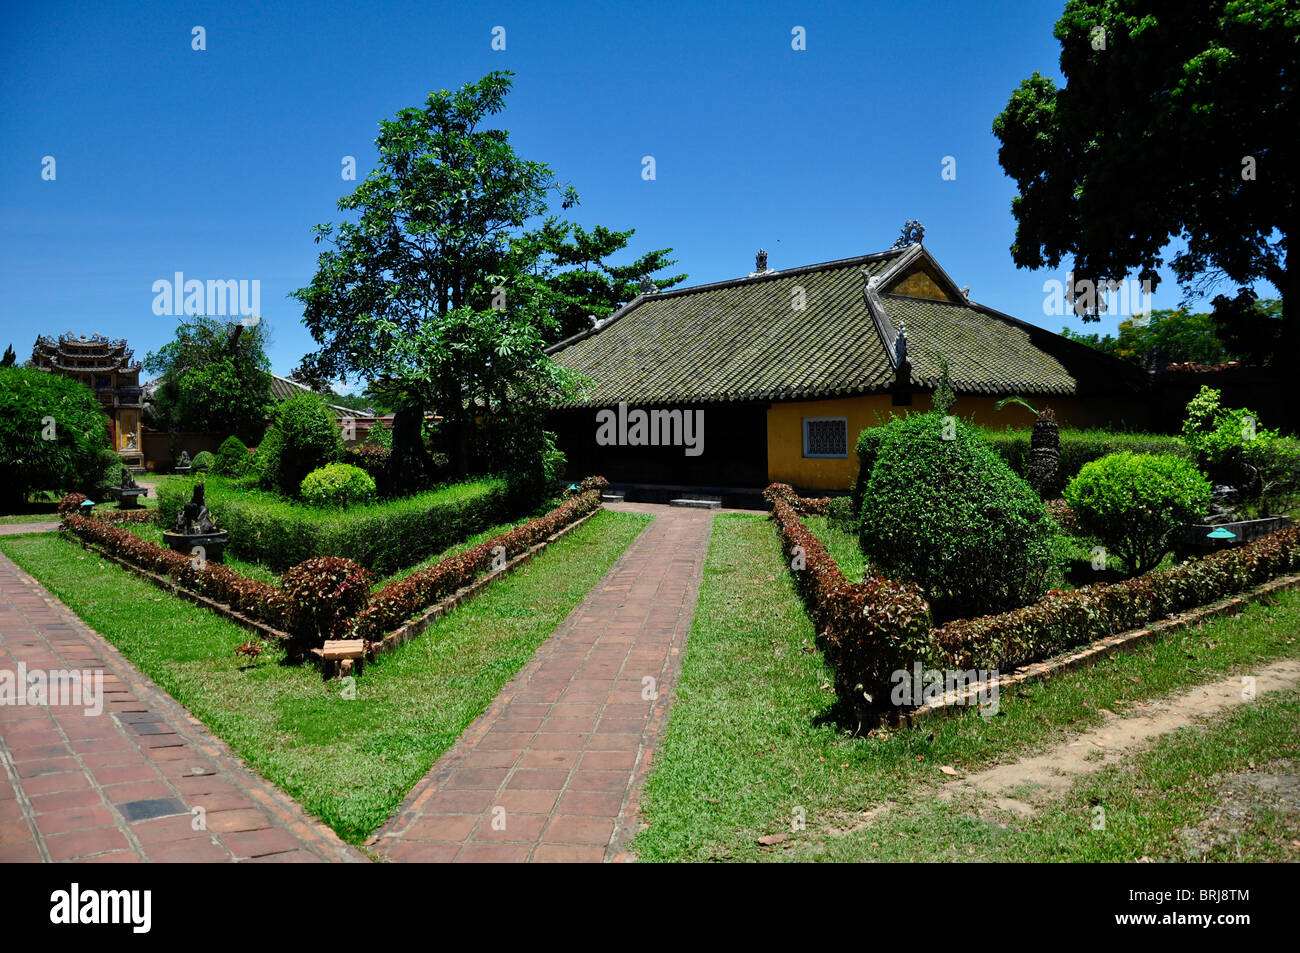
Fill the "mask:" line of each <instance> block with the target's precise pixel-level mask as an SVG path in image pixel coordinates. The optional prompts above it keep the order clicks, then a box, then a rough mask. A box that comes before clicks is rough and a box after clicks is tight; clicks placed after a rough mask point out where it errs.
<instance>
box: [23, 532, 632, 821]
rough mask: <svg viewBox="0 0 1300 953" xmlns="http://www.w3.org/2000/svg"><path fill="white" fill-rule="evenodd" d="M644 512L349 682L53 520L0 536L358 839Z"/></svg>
mask: <svg viewBox="0 0 1300 953" xmlns="http://www.w3.org/2000/svg"><path fill="white" fill-rule="evenodd" d="M647 522H649V518H648V517H645V516H641V515H635V514H625V513H612V512H608V511H602V512H599V513H597V514H596V516H594V517H593V518H592V519H591V520H590V521H588V522H587V523H586V524H584V525H583V526H582V527H580V528H578V529H577V530H575V531H574V532H572V533H571V534H569V535H568V536H565V537H564V538H562V539H560V540H558V541H557V542H556V543H554V544H553V545H552V546H550V547H548V548H547V549H546V550H545V551H544V552H543V553H541V554H540V555H539V556H538V557H537V558H535V559H534V560H532V561H531V562H529V563H527V564H525V565H524V566H522V567H520V568H519V569H517V570H515V571H514V572H513V573H511V574H510V575H508V576H506V577H505V578H503V579H501V580H500V581H498V582H496V583H494V584H493V585H492V586H490V587H489V588H488V589H487V590H486V591H485V592H483V594H481V595H480V596H478V597H477V598H476V599H474V600H473V601H472V602H470V603H468V604H467V605H465V606H463V607H461V608H459V609H457V610H456V611H455V612H453V613H451V614H450V615H449V616H446V617H444V618H442V619H440V620H438V621H437V622H436V623H435V624H434V625H433V626H431V627H430V628H429V630H427V631H426V632H425V633H424V634H423V635H421V636H420V637H419V638H417V639H415V640H413V641H412V642H409V643H407V644H406V645H405V646H403V647H401V648H400V649H398V650H397V651H396V652H393V653H391V654H389V655H384V656H381V657H380V658H379V660H378V661H376V662H375V663H373V664H371V665H369V666H368V667H367V668H366V671H365V674H364V675H363V676H362V677H361V678H360V679H358V680H357V683H356V698H355V699H352V700H349V699H348V698H346V697H344V688H345V685H344V683H342V682H340V681H330V682H324V681H322V680H321V677H320V674H319V672H318V671H317V670H316V669H315V668H314V667H312V666H309V665H307V666H289V665H283V664H281V662H282V660H283V656H282V654H281V653H280V652H279V650H277V649H274V648H271V647H268V648H267V649H266V651H264V652H263V654H262V656H261V657H260V658H259V659H258V660H257V661H256V662H253V663H251V664H250V663H249V662H248V661H247V659H246V658H244V657H243V656H237V655H235V653H234V649H235V647H236V646H238V645H240V644H242V643H243V642H245V641H247V640H248V639H249V633H248V632H247V631H246V630H244V629H242V628H240V627H238V626H236V625H234V624H233V623H231V622H229V621H227V620H225V619H223V618H221V617H219V616H217V615H214V614H213V613H211V612H208V611H206V610H203V609H199V608H197V607H195V606H192V605H190V604H189V603H187V602H184V601H182V600H180V599H177V598H176V597H174V596H170V595H166V594H164V593H162V592H160V591H159V590H157V589H156V588H154V587H153V586H151V585H149V584H148V583H146V582H144V581H143V580H141V579H139V578H137V577H135V576H133V575H131V574H130V573H128V572H126V571H125V570H122V569H119V568H118V567H117V566H114V565H112V564H109V563H105V562H104V561H102V560H100V559H98V558H96V557H95V556H94V555H93V554H91V553H88V552H87V551H86V550H84V549H82V548H81V547H80V546H79V545H78V544H76V543H74V542H70V541H68V540H64V539H61V538H59V537H57V536H55V535H52V534H51V535H48V536H21V537H9V538H4V539H0V550H3V551H4V552H5V553H6V554H7V555H9V556H10V557H11V558H12V559H14V560H15V561H16V562H17V563H19V565H21V566H22V567H23V568H24V569H26V570H27V571H28V572H30V573H31V574H32V575H33V576H35V577H36V578H37V579H39V580H40V581H41V582H42V583H43V584H44V585H45V586H46V587H47V588H49V589H50V591H51V592H53V593H54V594H55V595H56V596H57V597H58V598H59V599H61V600H62V601H63V602H64V603H65V604H66V605H68V606H69V607H70V608H71V609H72V610H73V611H74V612H75V613H77V615H79V616H80V617H81V618H82V619H84V620H85V621H86V623H87V624H88V625H90V626H91V627H93V628H94V629H96V630H97V631H98V632H100V633H101V634H103V635H104V636H105V637H106V638H107V639H108V640H109V641H110V642H112V643H113V644H114V645H116V646H117V647H118V649H120V650H121V651H122V653H123V654H124V655H126V656H127V658H129V659H130V660H131V661H132V662H134V663H135V664H136V665H137V666H138V667H139V668H140V669H141V670H143V671H144V672H145V673H146V674H147V675H148V676H149V677H150V678H152V679H153V680H154V681H156V682H157V683H158V684H159V685H160V686H162V688H163V689H164V690H166V691H167V692H169V693H170V694H171V695H172V697H174V698H176V699H177V701H179V702H180V703H181V704H183V705H184V706H185V707H186V708H188V709H189V710H190V711H191V712H192V713H193V714H194V715H195V716H196V717H198V718H199V719H200V720H202V721H203V723H204V724H206V725H207V726H208V727H209V728H210V729H211V730H212V731H213V732H214V733H215V734H216V735H218V736H219V737H221V738H222V739H223V740H225V741H226V743H227V744H229V745H230V747H231V748H232V749H234V751H235V752H236V753H237V754H239V755H240V757H242V758H244V759H245V760H246V761H247V762H248V763H249V764H250V765H251V766H252V767H253V768H254V769H255V770H257V771H258V772H260V773H261V774H262V775H263V776H264V777H266V778H268V779H269V780H271V781H273V782H274V783H275V784H278V785H279V786H280V787H281V788H283V789H284V790H285V791H287V792H288V793H289V794H291V795H292V796H293V797H295V798H297V799H298V800H299V801H301V802H302V804H303V805H304V806H305V807H306V809H307V810H308V811H310V812H311V813H312V814H315V815H316V816H318V817H320V818H321V819H322V820H324V821H325V823H327V824H329V825H330V826H331V827H333V828H334V829H335V830H336V831H337V832H338V833H339V835H340V836H342V837H343V838H344V839H346V840H348V841H350V842H352V843H360V842H361V841H363V840H364V839H365V838H366V836H367V835H369V834H370V833H371V832H373V831H374V830H375V829H376V828H378V827H379V826H380V825H381V824H383V823H384V821H385V820H387V818H388V817H389V815H390V814H391V813H392V811H393V810H394V809H395V808H396V807H397V806H398V805H399V804H400V803H401V800H402V798H403V797H405V795H406V793H407V791H409V790H410V788H411V786H412V785H414V784H415V782H416V781H418V780H419V779H420V778H421V777H422V776H423V775H424V774H425V773H426V772H427V771H428V770H429V768H430V766H431V765H432V764H433V763H434V761H435V760H437V758H438V756H439V755H441V754H442V753H443V752H444V751H445V750H446V749H447V748H448V747H449V746H450V745H451V744H452V743H453V742H454V741H455V740H456V739H457V738H458V737H459V736H460V734H461V733H462V732H463V731H464V730H465V728H466V727H467V726H468V725H469V723H470V722H471V721H472V720H473V719H474V718H475V717H476V716H477V715H478V714H479V713H480V712H482V711H483V710H484V709H485V708H486V707H487V705H488V704H489V703H490V702H491V700H492V699H493V698H494V697H495V696H496V694H497V692H498V691H499V690H500V689H501V686H502V685H504V684H505V682H506V681H507V680H508V679H509V678H510V677H511V676H512V675H513V674H514V673H515V672H516V671H518V669H519V668H520V667H521V666H522V665H523V664H524V663H525V662H526V661H527V660H528V659H529V658H531V657H532V655H533V653H534V651H535V650H536V649H537V647H538V645H540V644H541V643H542V642H543V641H544V640H545V639H546V637H547V636H548V635H550V633H551V632H552V630H554V628H555V627H556V625H558V624H559V623H560V622H561V621H562V620H563V619H564V617H565V616H566V615H568V613H569V612H570V610H572V609H573V607H574V606H576V605H577V604H578V602H579V601H581V599H582V598H583V597H584V596H585V595H586V594H587V592H588V590H589V589H591V587H592V586H594V585H595V584H596V582H597V581H598V580H599V579H600V578H601V576H602V575H604V573H605V572H606V571H607V570H608V569H609V568H610V566H611V565H612V564H613V563H614V561H615V560H616V559H617V558H618V556H619V554H621V553H622V552H623V550H624V549H625V548H626V547H627V545H628V544H629V543H630V542H631V541H632V540H633V539H634V538H635V537H636V536H637V534H638V533H640V531H641V530H642V528H643V527H644V526H645V524H646V523H647Z"/></svg>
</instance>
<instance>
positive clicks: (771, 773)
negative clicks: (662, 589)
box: [631, 514, 1300, 861]
mask: <svg viewBox="0 0 1300 953" xmlns="http://www.w3.org/2000/svg"><path fill="white" fill-rule="evenodd" d="M1297 632H1300V592H1295V591H1292V592H1287V593H1283V594H1282V595H1280V596H1279V597H1278V599H1277V600H1276V603H1275V604H1273V605H1263V604H1255V605H1252V606H1250V607H1249V608H1248V609H1247V610H1246V611H1245V612H1244V613H1243V614H1241V615H1239V616H1235V617H1231V618H1225V619H1220V620H1216V621H1214V622H1211V623H1208V624H1206V625H1203V626H1198V627H1195V628H1191V629H1188V630H1184V631H1180V632H1177V633H1174V634H1171V635H1169V636H1166V637H1165V638H1164V639H1163V640H1161V641H1160V642H1158V643H1155V644H1151V645H1147V646H1144V647H1142V648H1140V649H1138V650H1137V651H1135V652H1133V653H1130V654H1125V655H1121V656H1117V657H1115V658H1112V659H1108V660H1105V661H1103V662H1101V663H1099V664H1097V665H1095V666H1092V667H1090V668H1087V669H1082V670H1079V671H1075V672H1070V673H1066V674H1063V675H1061V676H1058V677H1056V678H1054V679H1052V680H1051V681H1049V682H1040V683H1035V684H1033V685H1028V686H1024V687H1023V688H1020V689H1018V690H1013V691H1009V692H1006V693H1004V694H1003V695H1002V697H1001V699H1000V710H1001V715H999V716H998V717H995V718H982V717H979V716H978V715H975V714H972V713H966V714H963V715H960V716H958V717H954V718H945V719H941V720H939V721H937V722H934V723H932V724H929V725H926V726H924V727H923V728H921V729H919V730H900V731H895V732H888V733H873V734H872V735H871V736H869V737H865V738H863V737H850V736H848V735H846V734H845V733H843V732H840V731H837V730H836V729H835V728H834V727H833V726H831V725H829V724H825V723H824V722H823V721H822V720H821V719H822V717H823V716H824V715H825V714H826V712H827V710H828V709H829V708H830V705H831V703H832V701H833V698H834V696H833V693H832V689H831V679H830V674H829V672H828V671H827V670H826V668H825V666H824V665H823V663H822V658H821V654H820V653H819V652H818V651H817V650H816V649H815V647H814V646H813V639H814V632H813V628H812V625H811V624H810V623H809V622H808V619H807V616H806V615H805V614H804V611H803V606H802V604H801V603H800V601H799V598H798V596H797V595H796V593H795V591H794V588H793V585H792V583H791V581H790V578H789V573H788V572H787V571H786V568H785V565H784V562H783V560H782V557H781V550H780V545H779V543H778V541H777V539H776V536H775V534H774V533H773V531H772V527H771V525H770V523H769V522H768V520H767V519H766V518H765V517H762V516H751V515H740V514H722V515H719V516H718V517H716V518H715V519H714V524H713V536H712V539H711V541H710V545H709V553H708V558H707V560H706V562H705V568H704V580H703V584H702V588H701V592H700V601H699V606H698V608H697V610H696V613H695V621H694V624H693V625H692V628H691V634H690V638H689V640H688V641H687V644H686V655H685V658H684V660H683V665H682V674H681V680H680V682H679V687H678V693H677V694H678V699H677V702H676V703H675V705H674V707H673V709H672V712H671V716H670V719H669V723H668V727H667V730H666V732H665V736H664V739H663V741H662V743H661V744H660V747H659V751H658V752H657V755H656V760H655V765H654V768H653V771H652V773H651V775H650V777H649V779H648V781H647V785H646V790H645V794H644V798H643V802H642V804H643V820H645V821H646V822H648V824H649V827H648V829H646V830H644V831H642V832H641V833H640V834H639V835H638V836H637V837H636V839H635V840H634V841H633V842H632V845H631V850H632V851H633V852H635V853H636V854H638V855H639V856H640V857H642V858H643V859H646V860H654V861H668V860H779V859H821V858H823V857H824V858H826V859H841V860H849V859H851V860H869V859H874V858H876V857H878V856H884V855H885V854H886V853H887V852H888V851H887V850H886V848H885V847H884V846H883V845H882V844H877V845H874V846H873V844H872V843H871V841H872V838H869V839H865V840H856V839H849V840H846V839H844V838H843V837H842V836H841V833H840V828H841V827H842V826H843V825H844V824H845V823H846V822H851V819H852V818H856V817H857V816H858V815H859V814H860V812H861V811H863V810H865V809H868V808H870V807H872V806H875V805H878V804H880V803H883V802H885V801H890V802H892V803H893V805H894V811H895V812H897V813H896V815H895V816H896V818H897V820H896V821H895V823H899V824H902V823H903V820H904V819H905V818H907V817H921V816H923V813H924V810H927V808H926V807H925V805H926V804H927V803H928V801H929V798H930V796H931V795H932V794H933V793H934V792H935V791H936V790H937V789H938V788H939V787H940V786H941V785H942V784H943V783H944V782H945V781H946V780H947V776H946V775H945V774H944V773H942V772H940V771H939V768H940V766H953V767H955V768H957V769H960V770H963V771H971V770H977V769H979V768H981V767H986V766H988V765H990V764H993V763H995V762H998V761H1005V760H1008V759H1014V758H1018V757H1020V756H1021V755H1023V754H1025V753H1028V752H1030V751H1032V750H1038V749H1041V748H1043V747H1046V746H1048V745H1050V744H1052V743H1055V742H1058V741H1060V740H1062V739H1064V738H1065V737H1067V736H1069V735H1071V734H1073V733H1075V732H1078V731H1080V730H1084V729H1087V728H1092V727H1095V726H1097V725H1099V724H1100V723H1101V721H1102V720H1103V718H1104V715H1103V714H1102V712H1101V709H1108V710H1110V711H1114V712H1116V713H1118V714H1124V713H1125V710H1126V709H1128V708H1130V706H1132V705H1133V704H1134V703H1136V702H1140V701H1143V700H1146V699H1149V698H1152V697H1156V696H1159V695H1163V694H1166V693H1168V692H1172V691H1175V690H1177V689H1180V688H1186V687H1188V686H1191V685H1194V684H1197V683H1200V682H1204V681H1209V680H1211V679H1212V678H1214V677H1216V676H1221V675H1224V674H1227V673H1230V672H1238V671H1241V672H1249V671H1251V670H1252V668H1251V667H1252V666H1258V665H1259V664H1260V663H1262V662H1264V661H1266V660H1269V659H1273V658H1278V657H1283V656H1291V657H1294V656H1297V655H1300V645H1298V644H1297V638H1298V637H1297V635H1296V633H1297ZM799 817H802V818H803V819H804V823H805V825H806V829H804V830H797V831H793V832H792V831H791V828H792V823H793V822H794V821H795V820H796V819H798V818H799ZM981 824H983V822H980V823H978V824H973V825H971V826H972V832H971V833H970V835H969V837H973V836H975V835H976V834H977V833H979V832H980V831H982V830H984V829H985V827H982V826H981ZM898 830H899V831H900V832H906V831H909V830H910V829H909V828H906V827H905V826H904V827H900V828H898ZM989 830H991V828H989ZM781 833H787V834H790V835H791V836H790V838H789V840H788V841H786V842H784V843H782V844H781V845H779V846H775V847H769V846H764V845H762V844H759V843H758V839H759V838H760V837H763V836H766V835H776V834H781ZM951 836H952V830H951V829H943V830H942V832H940V831H939V830H938V829H936V828H933V827H926V826H924V825H921V826H920V827H919V828H918V830H917V833H916V839H915V840H914V841H912V842H910V846H908V848H907V849H908V850H909V851H912V852H913V853H912V855H911V859H927V860H933V859H938V858H939V857H940V856H943V854H944V845H945V844H946V843H948V842H949V841H947V840H944V838H949V839H950V838H951ZM989 836H990V837H992V836H993V834H992V833H990V834H989ZM969 837H968V838H967V839H969ZM899 859H902V858H899Z"/></svg>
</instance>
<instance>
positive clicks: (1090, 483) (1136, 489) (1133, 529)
mask: <svg viewBox="0 0 1300 953" xmlns="http://www.w3.org/2000/svg"><path fill="white" fill-rule="evenodd" d="M1212 492H1213V487H1212V486H1211V485H1210V481H1209V480H1207V479H1206V478H1205V477H1204V476H1202V475H1201V472H1200V471H1199V470H1197V469H1196V467H1195V465H1194V464H1192V462H1191V461H1190V460H1187V459H1184V458H1183V457H1179V456H1175V455H1174V454H1169V453H1159V454H1157V453H1129V452H1127V451H1125V452H1123V453H1112V454H1108V455H1107V456H1104V457H1101V458H1100V459H1097V460H1093V461H1092V462H1090V463H1085V464H1084V465H1083V468H1082V469H1080V470H1079V475H1078V476H1076V477H1075V478H1074V479H1073V480H1071V481H1070V484H1069V486H1067V487H1066V488H1065V501H1066V502H1067V503H1068V504H1069V505H1070V509H1071V510H1072V511H1073V513H1074V518H1075V521H1076V523H1077V524H1078V526H1079V528H1080V530H1082V531H1083V532H1085V533H1088V534H1089V535H1092V536H1096V537H1097V538H1098V539H1099V540H1101V542H1102V545H1104V546H1105V547H1106V548H1107V549H1109V550H1110V551H1111V552H1113V553H1114V554H1115V555H1117V556H1119V557H1120V558H1121V559H1122V560H1124V565H1125V566H1126V567H1127V568H1128V570H1129V572H1130V573H1132V574H1133V575H1139V574H1141V573H1144V572H1147V571H1148V570H1150V569H1154V568H1155V567H1156V566H1158V565H1159V564H1160V560H1162V559H1164V558H1165V554H1166V553H1168V552H1169V551H1170V549H1172V548H1173V544H1174V540H1175V534H1177V533H1178V532H1180V528H1181V525H1182V524H1183V523H1194V522H1197V521H1199V520H1202V519H1204V518H1205V512H1206V509H1207V508H1208V507H1209V505H1210V494H1211V493H1212Z"/></svg>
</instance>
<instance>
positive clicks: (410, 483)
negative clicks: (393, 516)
mask: <svg viewBox="0 0 1300 953" xmlns="http://www.w3.org/2000/svg"><path fill="white" fill-rule="evenodd" d="M384 473H385V477H386V479H385V483H386V484H387V486H386V487H385V488H384V489H385V492H386V493H388V494H390V495H392V496H401V495H404V494H407V493H416V492H418V491H420V490H423V489H426V488H427V487H429V486H431V485H432V483H433V461H432V460H430V459H429V453H428V451H427V450H425V449H424V404H422V403H417V404H411V405H409V406H406V407H402V408H401V409H400V410H398V411H397V413H396V414H394V415H393V449H392V451H391V452H390V453H389V454H388V465H387V467H386V468H385V471H384Z"/></svg>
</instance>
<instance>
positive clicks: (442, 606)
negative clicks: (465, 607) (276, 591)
mask: <svg viewBox="0 0 1300 953" xmlns="http://www.w3.org/2000/svg"><path fill="white" fill-rule="evenodd" d="M602 509H603V507H597V508H596V509H594V510H592V511H591V512H590V513H587V514H585V515H584V516H582V517H580V518H578V519H576V520H574V521H573V522H572V523H569V524H568V525H567V526H564V527H561V528H560V529H559V530H557V531H556V532H554V533H552V534H551V535H550V536H548V537H546V539H544V540H542V541H541V542H540V543H537V544H536V545H534V546H530V547H529V548H528V549H526V550H524V551H523V552H522V553H520V554H519V555H517V556H515V557H514V558H513V559H511V560H510V561H509V562H507V563H506V564H505V565H504V566H502V567H501V568H500V569H498V570H496V571H494V572H489V573H486V574H484V575H482V576H480V577H479V578H478V579H476V580H474V581H473V582H472V583H470V584H469V585H468V586H463V587H461V588H460V589H457V590H456V591H455V592H453V593H452V594H451V595H449V596H447V597H446V598H445V599H442V600H440V601H439V602H436V603H434V604H433V605H432V606H430V607H429V608H427V609H425V610H424V611H423V612H421V613H420V615H418V616H416V617H415V618H414V619H412V620H410V621H409V622H405V623H403V624H402V625H400V626H398V627H397V628H396V629H394V630H392V631H391V632H389V633H387V634H386V635H385V636H384V637H383V639H381V640H380V641H378V642H375V643H372V648H371V651H372V652H373V654H375V655H379V654H382V653H384V652H391V651H393V650H394V649H396V648H397V647H398V646H400V645H404V644H405V643H406V642H409V641H410V640H411V639H413V638H415V637H416V636H417V635H419V634H420V633H422V632H424V630H425V629H427V628H428V627H429V626H430V625H432V624H433V623H434V622H435V621H437V619H439V618H440V617H441V616H443V615H445V614H446V613H448V612H450V611H451V610H452V609H454V608H456V607H457V606H459V605H461V604H462V603H464V602H468V601H469V600H470V599H472V598H473V597H474V596H476V595H478V594H479V593H480V592H482V591H483V590H484V589H486V588H487V587H488V586H489V585H491V584H492V583H493V582H495V581H496V580H498V579H500V578H502V577H503V576H505V575H507V574H508V573H510V572H512V571H514V570H515V569H516V568H518V567H519V566H521V565H523V564H524V563H526V562H528V561H529V560H531V559H532V558H533V557H534V556H536V555H537V554H538V553H540V552H541V551H542V550H544V549H545V548H546V547H547V546H549V545H550V544H551V543H553V542H555V541H556V540H558V539H560V538H561V537H562V536H565V535H566V534H568V533H570V532H572V531H573V530H575V529H577V528H578V527H579V526H581V525H582V524H583V523H585V522H587V520H589V519H591V518H592V517H593V516H595V515H596V514H597V513H599V512H600V511H601V510H602ZM73 538H74V539H76V540H77V542H78V543H80V544H81V546H82V548H84V549H88V550H90V551H91V552H92V553H95V554H96V555H97V556H99V557H100V558H101V559H107V560H108V561H109V562H111V563H114V564H115V565H117V566H119V567H121V568H122V569H125V570H127V571H128V572H131V573H134V574H135V575H137V576H140V577H141V578H143V579H144V580H145V581H146V582H150V583H152V584H153V585H154V586H156V587H157V588H159V589H161V590H163V591H164V592H168V593H170V594H172V595H174V596H178V597H179V598H181V599H184V600H185V601H186V602H190V603H193V604H194V605H197V606H200V607H202V608H204V609H208V610H209V611H211V612H215V613H216V614H217V615H219V616H222V617H224V618H226V619H229V620H230V621H231V622H234V623H235V624H236V625H239V626H241V627H243V628H245V629H249V630H250V631H253V632H256V633H257V634H258V635H261V636H263V637H264V638H267V639H270V640H272V641H275V642H280V643H281V644H288V642H290V641H291V639H292V636H291V635H290V634H289V633H288V632H285V631H283V630H282V629H277V628H274V627H272V626H269V625H267V624H266V623H265V622H261V621H259V620H257V619H254V618H252V617H251V616H247V615H244V613H242V612H240V611H239V610H238V609H232V608H231V607H230V606H228V605H226V604H225V603H224V602H217V601H215V600H213V599H209V598H208V597H207V596H205V595H202V594H200V593H197V592H194V591H193V590H191V589H186V588H185V587H184V586H182V585H181V584H180V583H178V582H177V581H176V580H174V579H172V578H171V577H170V576H160V575H158V574H157V573H155V572H152V571H150V570H148V569H143V568H141V567H140V566H137V565H136V564H135V563H132V562H129V561H127V560H125V559H123V558H121V557H120V556H114V555H112V554H110V553H106V552H104V551H103V550H102V549H100V548H99V547H97V546H94V545H92V544H91V543H88V542H86V541H85V540H83V539H82V538H81V537H80V536H76V535H75V534H73Z"/></svg>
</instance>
